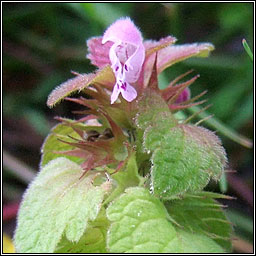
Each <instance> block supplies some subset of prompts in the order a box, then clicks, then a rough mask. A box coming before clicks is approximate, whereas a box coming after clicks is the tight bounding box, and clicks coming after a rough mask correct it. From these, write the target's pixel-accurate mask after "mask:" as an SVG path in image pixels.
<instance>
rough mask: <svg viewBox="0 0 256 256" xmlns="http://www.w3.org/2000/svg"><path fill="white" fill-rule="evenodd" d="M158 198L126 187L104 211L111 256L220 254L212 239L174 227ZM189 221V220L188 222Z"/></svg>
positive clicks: (143, 190)
mask: <svg viewBox="0 0 256 256" xmlns="http://www.w3.org/2000/svg"><path fill="white" fill-rule="evenodd" d="M167 216H168V213H167V211H166V208H165V207H164V205H163V204H162V203H161V202H160V200H159V199H157V198H156V197H154V196H153V195H151V194H150V193H149V192H148V191H147V190H146V189H144V188H139V187H134V188H129V189H127V190H126V191H125V193H124V194H123V195H121V196H120V197H119V198H118V199H117V200H115V201H114V202H113V203H112V204H111V205H110V206H109V207H108V209H107V217H108V218H109V220H110V221H111V223H112V224H111V226H110V229H109V231H108V234H107V247H108V249H109V252H113V253H223V252H224V250H223V249H222V248H221V247H220V246H219V245H218V244H217V243H216V242H214V241H213V240H212V239H211V238H209V237H207V236H206V235H203V234H199V233H192V232H187V231H185V230H182V229H179V228H174V226H173V225H172V223H171V222H170V221H169V220H168V217H167ZM191 221H192V220H191Z"/></svg>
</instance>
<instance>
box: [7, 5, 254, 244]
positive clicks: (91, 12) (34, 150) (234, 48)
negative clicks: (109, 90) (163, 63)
mask: <svg viewBox="0 0 256 256" xmlns="http://www.w3.org/2000/svg"><path fill="white" fill-rule="evenodd" d="M2 6H3V78H2V79H3V147H4V148H5V149H6V150H8V151H9V152H11V153H12V154H13V155H15V156H17V157H18V158H19V159H20V160H22V161H23V162H26V163H27V164H28V165H30V166H32V167H33V168H34V169H38V164H39V162H40V147H41V145H42V143H43V139H44V138H45V136H46V135H47V134H48V133H49V131H50V129H51V127H53V126H54V124H55V123H57V122H55V121H54V116H56V115H58V116H64V117H71V116H72V113H71V110H74V109H77V106H75V105H72V103H63V104H60V105H58V106H57V107H56V108H54V109H51V110H50V109H48V108H47V106H46V100H47V96H48V94H49V93H50V92H51V91H52V89H53V88H55V87H56V86H57V85H59V84H60V83H62V82H63V81H65V80H67V79H68V78H70V77H72V75H71V74H70V71H71V70H74V71H77V72H80V73H89V72H91V71H93V70H94V67H93V66H92V65H91V64H90V62H89V60H88V59H86V57H85V56H86V54H87V49H86V40H87V39H88V38H90V37H92V36H97V35H101V34H102V32H103V31H104V30H105V29H106V27H107V26H108V25H109V24H111V23H112V22H113V21H114V20H116V19H117V18H119V17H121V16H130V17H131V18H132V19H133V20H134V22H135V23H136V25H137V26H138V27H140V28H141V31H143V32H144V34H143V36H144V38H145V39H149V38H150V39H160V38H161V37H164V36H166V35H173V36H175V37H176V38H178V39H179V41H178V42H177V44H183V43H192V42H207V41H208V42H211V43H213V44H214V46H215V51H213V53H212V54H211V56H210V57H209V58H206V59H204V58H203V59H201V58H192V59H189V60H186V61H184V62H182V63H179V64H176V65H174V66H172V67H170V68H168V69H167V70H166V71H164V74H163V75H161V77H160V81H159V82H160V85H161V86H166V85H167V83H168V81H170V80H172V79H174V78H175V77H177V76H178V75H180V74H182V73H184V72H186V71H188V70H189V69H194V70H195V72H196V73H199V74H200V79H198V80H197V81H196V82H195V83H194V84H193V86H192V87H191V92H192V96H195V95H197V94H198V93H200V92H202V91H203V90H205V89H207V90H208V94H207V95H206V96H204V98H208V99H209V101H208V102H209V103H211V104H213V106H212V107H211V108H210V109H209V110H207V111H208V112H209V113H210V114H214V117H215V118H217V119H219V120H220V121H222V122H223V123H224V124H225V125H226V126H227V127H228V128H232V129H233V130H236V131H237V132H239V133H241V134H242V135H244V136H247V137H249V138H251V139H252V136H253V135H252V134H253V81H252V79H253V64H252V62H251V59H250V58H249V57H248V55H247V53H246V51H245V49H244V48H243V45H242V39H243V38H245V39H246V41H247V43H248V45H249V46H250V48H251V49H252V42H253V4H252V3H164V4H160V3H115V4H114V3H3V5H2ZM184 114H185V115H187V114H188V112H186V113H184ZM206 124H207V123H206ZM209 127H210V126H209ZM210 128H211V127H210ZM217 134H218V135H220V137H221V138H222V140H223V144H224V147H225V148H226V150H227V155H228V157H229V169H235V170H237V176H238V177H239V178H240V181H242V182H243V183H244V184H246V186H247V189H248V190H249V192H250V189H251V190H252V186H253V184H252V180H253V179H252V177H253V176H252V175H253V167H252V166H253V152H252V150H251V149H247V148H244V147H242V146H240V145H239V144H236V143H235V142H233V141H231V140H229V139H227V138H225V137H222V135H221V133H217ZM3 178H4V190H3V192H4V193H3V196H4V202H8V201H9V200H17V199H19V198H20V196H21V194H20V193H19V191H23V190H24V189H25V186H24V184H23V183H22V182H20V181H19V180H18V179H17V178H16V177H14V176H13V175H11V174H10V172H8V169H7V168H5V169H4V173H3ZM228 181H230V180H228ZM210 188H211V189H212V190H216V191H219V187H218V186H216V184H211V185H210ZM227 189H228V190H227V194H230V195H235V196H236V197H237V198H238V199H237V200H231V201H230V202H228V204H229V210H230V212H231V214H230V216H231V217H230V219H231V220H232V222H234V223H236V224H237V227H235V232H237V233H236V235H238V236H242V237H244V238H245V239H247V240H249V241H252V240H253V238H252V230H251V229H248V228H246V227H247V226H248V225H249V224H248V223H251V225H252V222H251V219H252V208H251V207H250V206H249V204H248V203H247V201H246V200H245V199H244V197H243V196H242V194H243V193H244V191H243V192H241V187H240V186H239V185H238V184H237V183H236V184H235V185H234V184H233V183H232V184H231V183H230V185H229V184H228V188H227ZM225 203H227V202H225ZM234 212H235V214H233V213H234ZM241 216H242V217H241ZM243 217H244V218H243ZM241 219H244V220H246V221H239V220H241ZM8 232H9V233H11V232H12V231H8Z"/></svg>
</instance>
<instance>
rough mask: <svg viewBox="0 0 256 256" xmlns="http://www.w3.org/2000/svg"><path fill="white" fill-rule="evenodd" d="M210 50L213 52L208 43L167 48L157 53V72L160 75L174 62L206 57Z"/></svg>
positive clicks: (212, 47) (211, 46)
mask: <svg viewBox="0 0 256 256" xmlns="http://www.w3.org/2000/svg"><path fill="white" fill-rule="evenodd" d="M212 50H214V46H213V45H212V44H210V43H194V44H184V45H175V46H168V47H166V48H164V49H161V50H160V51H159V52H158V61H157V72H158V73H161V72H162V71H163V70H164V69H166V68H167V67H169V66H171V65H173V64H175V63H176V62H179V61H182V60H185V59H188V58H191V57H195V56H197V57H207V56H208V55H209V52H210V51H212Z"/></svg>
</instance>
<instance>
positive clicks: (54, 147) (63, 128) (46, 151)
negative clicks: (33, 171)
mask: <svg viewBox="0 0 256 256" xmlns="http://www.w3.org/2000/svg"><path fill="white" fill-rule="evenodd" d="M57 136H59V138H61V139H63V140H65V141H67V142H73V139H71V138H70V137H69V136H71V137H73V138H77V139H78V138H79V136H78V134H77V133H76V132H75V131H74V130H73V129H72V128H71V127H69V126H67V125H65V124H57V125H56V126H54V127H53V128H52V130H51V133H50V134H49V135H48V136H47V137H46V139H45V141H44V144H43V146H42V149H41V153H42V158H41V163H40V166H41V167H43V166H45V165H46V164H47V163H48V162H50V161H51V160H53V159H55V158H58V157H61V156H63V155H62V154H57V153H55V152H56V151H66V150H72V149H74V147H72V146H70V145H68V144H66V143H63V142H62V141H59V140H58V137H57ZM65 157H66V158H68V159H70V160H72V161H74V162H77V163H81V162H82V161H83V160H84V159H81V158H78V157H74V156H65Z"/></svg>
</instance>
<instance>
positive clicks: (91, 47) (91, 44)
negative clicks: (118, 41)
mask: <svg viewBox="0 0 256 256" xmlns="http://www.w3.org/2000/svg"><path fill="white" fill-rule="evenodd" d="M112 45H113V43H112V42H107V43H105V44H104V45H103V44H102V37H101V36H100V37H93V38H90V39H89V40H87V46H88V51H89V53H88V55H87V56H86V57H87V58H88V59H89V60H90V61H91V63H92V64H93V65H95V66H97V67H99V68H101V67H104V66H106V65H107V64H110V59H109V49H110V48H111V46H112Z"/></svg>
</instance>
